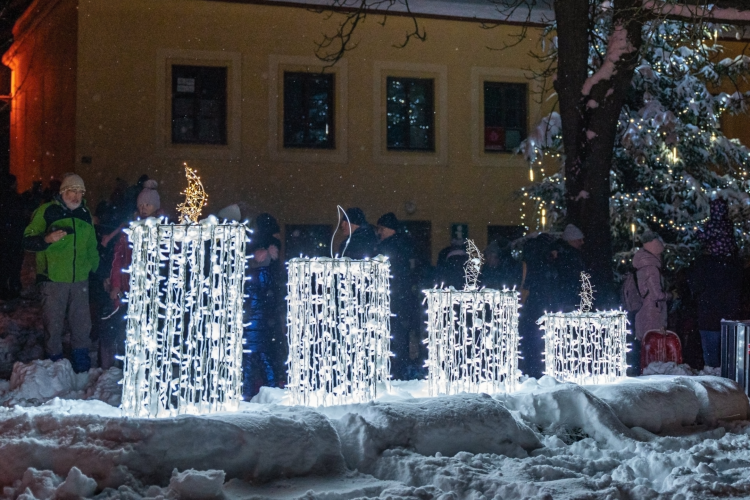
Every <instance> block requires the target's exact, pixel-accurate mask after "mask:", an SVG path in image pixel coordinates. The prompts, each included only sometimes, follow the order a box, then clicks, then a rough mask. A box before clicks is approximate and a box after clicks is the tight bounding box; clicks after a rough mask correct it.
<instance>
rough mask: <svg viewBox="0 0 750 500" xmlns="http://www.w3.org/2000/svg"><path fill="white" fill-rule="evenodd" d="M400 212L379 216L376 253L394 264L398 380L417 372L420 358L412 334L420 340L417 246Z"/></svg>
mask: <svg viewBox="0 0 750 500" xmlns="http://www.w3.org/2000/svg"><path fill="white" fill-rule="evenodd" d="M400 229H401V224H400V223H399V221H398V219H397V218H396V215H395V214H394V213H393V212H388V213H387V214H385V215H382V216H381V217H380V218H379V219H378V225H377V229H376V230H377V233H378V236H379V237H380V243H378V245H377V247H376V249H375V254H380V255H385V256H386V257H388V261H389V262H390V264H391V313H392V314H393V317H392V318H391V338H392V339H391V351H392V352H393V354H394V357H393V359H391V374H392V375H393V378H394V379H396V380H409V379H410V378H414V376H416V375H417V373H416V369H417V368H419V366H417V365H418V364H419V363H418V360H415V361H412V360H411V358H410V356H409V344H410V341H411V337H412V336H414V337H415V341H417V342H418V338H417V337H418V335H417V334H418V318H417V317H416V316H415V314H414V312H415V311H418V310H419V305H418V301H417V297H416V294H415V293H414V290H413V289H412V288H413V286H414V285H415V280H414V276H413V274H414V273H413V272H412V267H411V262H412V259H413V257H414V245H413V244H412V241H411V238H409V236H408V235H406V234H404V233H403V232H402V231H400Z"/></svg>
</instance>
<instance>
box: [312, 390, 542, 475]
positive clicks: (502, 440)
mask: <svg viewBox="0 0 750 500" xmlns="http://www.w3.org/2000/svg"><path fill="white" fill-rule="evenodd" d="M321 411H323V412H325V413H326V414H328V415H329V417H331V418H332V419H334V420H333V425H334V427H335V428H336V430H337V431H338V435H339V438H340V439H341V447H342V452H343V455H344V457H345V458H346V463H347V465H348V466H349V467H350V468H352V469H358V470H360V471H365V472H366V471H367V470H368V469H369V468H370V467H371V466H372V464H373V463H374V462H375V461H376V460H377V459H378V458H379V457H380V455H381V454H382V453H383V451H385V450H388V449H394V448H409V449H411V450H414V451H415V452H416V453H419V454H421V455H434V454H436V453H441V454H443V455H449V456H452V455H455V454H456V453H459V452H462V451H466V452H471V453H496V454H501V455H506V456H513V457H526V456H528V454H527V451H531V450H534V449H537V448H541V446H542V444H541V442H540V441H539V438H538V437H537V436H536V434H535V433H534V432H533V431H532V430H531V429H530V428H529V427H528V426H527V425H526V424H525V423H523V422H522V421H518V420H516V419H515V418H514V417H513V415H512V414H511V413H510V411H508V409H507V408H506V407H505V406H504V405H503V404H502V403H500V402H499V401H497V400H494V399H492V398H491V397H490V396H488V395H486V394H479V395H473V394H471V395H470V394H464V395H458V396H453V397H439V398H431V399H412V400H405V401H401V402H397V403H396V402H385V403H384V402H373V403H368V404H362V405H349V406H343V407H332V408H324V409H321ZM337 417H338V418H337Z"/></svg>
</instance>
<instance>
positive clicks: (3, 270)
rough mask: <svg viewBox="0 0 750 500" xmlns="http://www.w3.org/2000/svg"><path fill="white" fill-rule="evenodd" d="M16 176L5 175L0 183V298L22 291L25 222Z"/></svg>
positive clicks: (11, 296) (16, 295)
mask: <svg viewBox="0 0 750 500" xmlns="http://www.w3.org/2000/svg"><path fill="white" fill-rule="evenodd" d="M17 187H18V184H17V182H16V176H15V175H11V174H6V175H5V180H4V181H2V182H0V229H1V230H2V239H3V241H2V244H0V299H14V298H16V297H18V296H19V294H20V293H21V266H22V265H23V256H24V250H23V230H24V228H25V227H26V224H27V222H28V220H27V217H26V214H25V213H24V207H23V203H22V202H21V196H20V195H19V194H18V191H17Z"/></svg>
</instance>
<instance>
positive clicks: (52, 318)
mask: <svg viewBox="0 0 750 500" xmlns="http://www.w3.org/2000/svg"><path fill="white" fill-rule="evenodd" d="M0 190H2V193H0V225H1V226H2V227H3V229H4V235H5V238H4V241H3V244H2V245H1V246H0V298H2V299H12V298H14V297H16V296H18V294H19V293H20V291H21V280H20V271H21V265H22V262H23V258H24V251H27V252H33V253H34V255H35V259H36V275H37V285H38V291H39V297H40V299H41V303H42V311H43V323H44V329H45V345H44V349H45V353H46V356H47V357H48V358H49V359H52V360H58V359H62V358H63V357H68V358H69V359H70V360H71V363H72V364H73V367H74V369H75V370H76V371H78V372H81V371H86V370H88V369H89V368H90V367H91V364H92V360H93V361H94V362H95V363H98V364H99V365H100V366H102V367H103V368H109V367H111V366H114V365H118V364H121V359H122V356H123V355H124V344H125V325H126V321H125V309H126V308H125V306H124V304H123V299H124V297H125V294H127V293H128V283H129V276H128V274H127V273H126V272H125V271H124V269H127V268H128V267H129V266H130V263H131V259H132V255H131V249H130V246H129V242H128V238H127V236H126V234H125V233H124V231H123V229H124V228H126V227H127V225H128V224H129V222H130V221H132V220H134V218H136V217H140V218H146V217H152V216H161V215H165V213H164V211H163V210H162V207H161V199H160V196H159V191H158V183H157V182H156V181H155V180H153V179H149V178H148V176H146V175H143V176H141V177H140V178H139V179H138V182H137V183H136V184H134V185H132V186H129V185H128V184H127V182H125V181H124V180H122V179H117V180H116V182H115V187H114V189H113V191H112V193H111V195H110V196H109V198H108V199H106V200H104V201H102V202H101V203H99V204H98V205H97V207H96V208H95V210H94V211H93V213H92V212H91V211H90V209H89V208H88V206H87V205H86V202H85V199H84V195H85V193H86V186H85V183H84V180H83V179H82V178H81V177H80V176H78V175H76V174H66V175H65V176H63V178H62V179H61V180H60V181H59V182H52V183H50V185H49V186H48V188H47V189H46V190H43V189H42V186H41V183H34V185H33V187H32V188H31V189H30V190H29V191H26V192H24V193H23V194H18V193H17V186H16V182H15V178H14V177H13V176H6V178H5V181H4V182H2V183H0ZM345 212H346V214H345V217H344V218H343V219H342V220H341V222H340V226H339V228H338V230H339V231H340V232H341V234H342V235H343V236H344V237H343V239H342V240H341V243H340V246H339V247H338V254H339V255H343V256H346V257H350V258H353V259H362V258H365V257H373V256H375V255H379V254H382V255H385V256H387V257H388V258H389V261H390V265H391V275H392V280H391V309H392V318H391V333H392V340H391V351H392V352H393V354H394V357H393V358H392V362H391V365H392V371H391V373H392V376H393V378H395V379H413V378H421V377H423V376H424V368H423V366H424V358H425V357H426V353H425V351H424V345H423V344H422V342H421V340H422V338H423V332H422V330H423V329H424V326H423V324H424V318H423V317H422V316H423V315H424V311H423V310H422V307H421V299H422V296H421V295H422V294H421V290H423V289H425V288H431V287H433V286H441V287H448V286H452V287H454V288H456V289H461V288H462V287H463V285H464V264H465V263H466V261H467V259H468V255H467V250H466V240H465V239H454V240H452V241H451V243H450V245H448V246H447V247H446V248H444V249H443V250H441V251H440V253H439V255H438V259H437V263H436V265H435V266H434V267H433V266H431V265H430V263H429V262H423V261H420V258H419V256H418V255H417V253H416V246H415V242H414V240H413V238H412V237H411V235H410V234H409V232H408V231H407V230H406V229H405V227H404V224H402V222H401V221H399V220H398V218H397V217H396V215H395V214H394V213H392V212H389V213H386V214H383V215H382V216H380V217H379V218H378V219H377V222H376V223H375V224H371V223H370V222H368V219H367V217H366V215H365V212H364V211H363V210H362V209H360V208H357V207H351V208H349V209H347V210H346V211H345ZM216 215H217V216H218V217H219V218H220V219H228V220H237V221H246V220H252V225H253V227H254V234H253V237H252V241H251V243H250V247H249V249H248V250H249V253H250V254H251V255H252V258H251V260H250V263H249V268H248V274H249V278H250V279H249V280H247V281H246V290H245V293H246V297H247V299H246V301H247V302H246V304H245V314H246V317H245V318H244V324H245V325H247V326H246V327H245V331H244V342H245V349H244V354H243V378H244V383H243V393H244V396H245V397H246V398H250V397H252V396H253V395H254V394H256V393H257V392H258V390H259V388H260V387H261V386H277V387H283V386H284V384H285V378H286V369H285V363H286V359H287V353H288V351H287V349H288V348H287V343H286V335H285V328H286V317H285V316H286V307H285V296H286V276H285V269H284V265H283V262H282V259H281V253H280V251H281V248H282V245H281V241H280V238H281V228H280V226H279V223H278V222H277V221H276V219H275V218H274V217H273V216H272V215H270V214H268V213H261V214H258V215H255V214H251V213H249V210H248V206H247V205H246V204H244V203H242V202H239V203H235V204H232V205H229V206H227V207H225V208H223V209H222V210H221V211H219V212H218V213H217V214H216ZM701 239H702V241H703V246H704V252H703V255H701V256H700V257H699V258H698V259H697V260H696V261H695V263H694V264H693V266H692V267H691V268H690V269H689V270H688V272H687V274H686V278H685V280H684V283H685V286H686V287H687V291H686V292H683V293H682V294H680V293H677V292H669V293H668V292H667V291H665V288H664V277H663V275H662V258H661V256H662V252H663V250H664V242H663V241H662V239H661V238H660V237H659V235H658V234H656V233H654V232H651V231H647V232H645V233H644V234H642V235H641V237H640V240H641V243H642V248H641V249H639V250H638V251H637V252H636V253H635V255H634V257H633V261H632V265H633V278H634V280H635V282H636V285H637V293H638V295H639V296H640V297H641V299H642V300H641V301H642V306H641V307H640V308H639V310H638V311H637V312H636V313H635V318H634V333H635V337H634V339H633V341H632V344H633V353H631V356H632V359H631V362H630V364H631V365H637V364H638V363H637V360H638V357H637V356H638V352H639V348H640V340H642V339H643V336H644V335H645V333H646V332H648V331H649V330H660V329H665V328H667V326H668V324H669V323H668V317H667V311H668V307H667V306H668V302H669V301H670V300H674V299H676V298H677V297H679V296H681V295H682V296H683V299H685V297H684V296H685V295H688V296H689V297H690V298H691V299H692V300H693V301H694V303H695V305H696V309H697V318H698V319H697V321H698V329H699V330H700V337H701V342H702V346H703V354H704V362H705V364H706V365H709V366H714V367H715V366H718V364H719V351H720V333H719V330H720V321H721V319H722V318H738V317H739V314H740V302H741V299H740V297H741V294H742V287H743V285H742V266H741V263H740V261H739V258H738V255H737V254H738V251H737V245H736V243H735V241H734V235H733V228H732V225H731V222H729V219H728V216H727V204H726V202H724V201H723V200H714V201H712V202H711V218H710V221H709V222H708V223H707V224H706V226H705V227H704V229H703V231H702V233H701ZM584 241H585V237H584V234H583V233H582V232H581V230H580V229H578V228H577V227H576V226H574V225H572V224H570V225H568V226H567V227H566V228H565V230H564V231H563V232H562V234H558V235H553V234H550V233H538V234H531V235H529V236H527V237H526V238H525V239H524V240H523V246H522V253H521V255H522V259H521V260H518V259H516V258H514V256H513V253H512V249H511V242H510V241H509V240H506V239H502V238H499V239H496V240H493V241H491V242H490V243H489V244H488V245H487V247H486V248H485V249H484V259H485V264H484V267H483V269H482V276H481V284H482V285H483V286H486V287H488V288H498V289H502V288H506V287H507V288H515V289H517V290H519V291H520V293H521V301H522V304H523V307H522V308H521V313H520V318H519V332H520V335H521V338H522V341H521V345H520V351H521V359H520V360H519V365H520V366H519V367H520V368H521V370H522V371H523V372H524V373H525V374H526V375H529V376H533V377H541V376H542V375H543V372H544V359H543V351H544V340H543V337H542V335H541V332H540V330H539V327H538V325H537V323H536V322H537V320H538V318H539V317H541V316H542V315H543V314H544V313H545V312H547V311H566V312H567V311H572V310H574V309H575V308H576V307H577V306H578V304H579V302H580V295H579V294H580V276H581V272H583V271H586V270H587V267H586V263H585V260H584V255H583V252H582V248H583V245H584ZM518 249H519V248H517V250H518ZM92 319H93V321H92ZM66 325H67V328H68V331H69V332H70V342H69V347H68V346H67V345H65V346H64V345H63V333H64V328H65V326H66ZM66 344H67V343H66Z"/></svg>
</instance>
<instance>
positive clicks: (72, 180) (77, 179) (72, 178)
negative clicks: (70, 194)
mask: <svg viewBox="0 0 750 500" xmlns="http://www.w3.org/2000/svg"><path fill="white" fill-rule="evenodd" d="M71 189H80V190H81V191H86V186H85V185H84V184H83V179H81V176H80V175H77V174H74V173H72V172H68V173H67V174H65V175H63V180H62V184H60V192H61V193H64V192H65V191H70V190H71Z"/></svg>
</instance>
